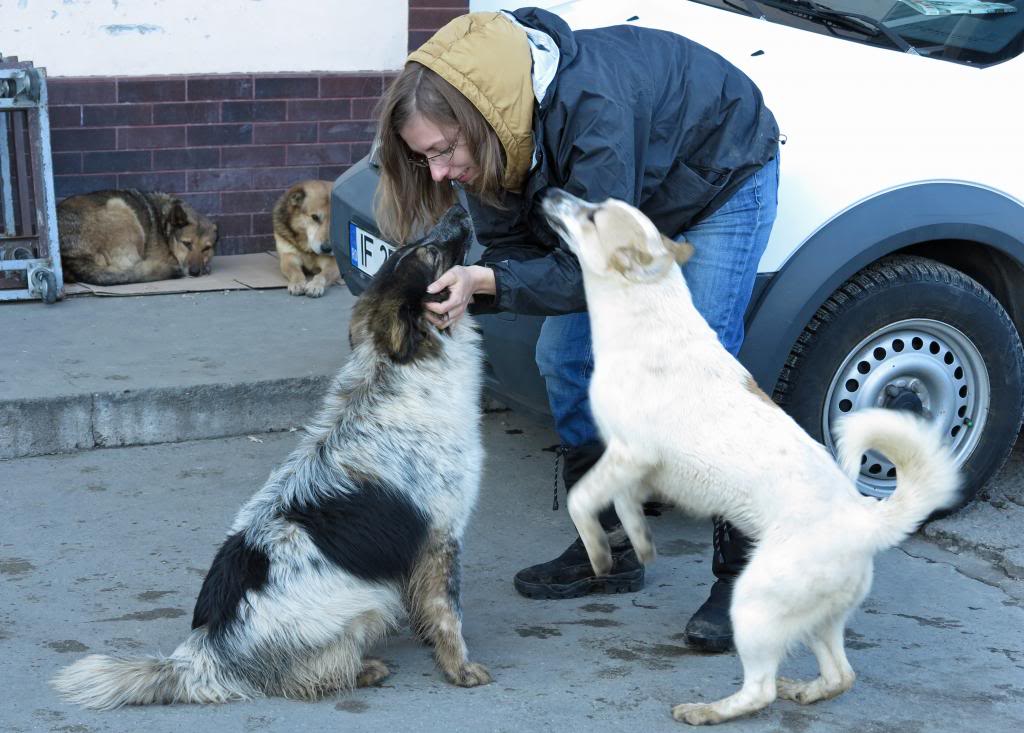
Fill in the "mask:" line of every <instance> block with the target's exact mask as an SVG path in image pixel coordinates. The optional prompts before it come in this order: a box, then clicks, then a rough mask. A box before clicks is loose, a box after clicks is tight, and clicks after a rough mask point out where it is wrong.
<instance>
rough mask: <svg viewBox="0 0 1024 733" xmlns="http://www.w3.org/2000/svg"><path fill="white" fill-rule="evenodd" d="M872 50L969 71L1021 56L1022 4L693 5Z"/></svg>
mask: <svg viewBox="0 0 1024 733" xmlns="http://www.w3.org/2000/svg"><path fill="white" fill-rule="evenodd" d="M694 1H695V2H700V3H701V4H703V5H712V6H714V7H719V8H723V9H725V10H731V11H733V12H737V13H744V14H747V15H754V16H758V17H762V16H763V17H764V18H765V19H766V20H768V21H771V22H772V23H781V24H783V25H788V26H793V27H794V28H801V29H804V30H808V31H812V32H814V33H822V34H826V35H831V36H836V37H837V38H844V39H847V40H850V41H856V42H858V43H866V44H869V45H873V46H882V47H886V48H894V49H897V50H900V51H904V52H907V53H916V54H919V55H921V56H928V57H930V58H936V59H941V60H943V61H952V62H954V63H960V64H970V65H972V66H991V65H992V64H998V63H1001V62H1003V61H1007V60H1008V59H1012V58H1014V57H1016V56H1019V55H1020V54H1021V53H1022V52H1024V0H1001V1H1000V2H988V1H987V0H860V1H859V2H857V1H855V0H821V1H820V2H818V1H815V0H756V1H755V0H694Z"/></svg>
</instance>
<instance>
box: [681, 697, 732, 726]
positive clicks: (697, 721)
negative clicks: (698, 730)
mask: <svg viewBox="0 0 1024 733" xmlns="http://www.w3.org/2000/svg"><path fill="white" fill-rule="evenodd" d="M672 717H673V718H675V719H676V720H678V721H679V722H680V723H689V724H690V725H713V724H715V723H721V722H722V716H721V715H719V714H718V713H716V712H715V710H714V708H713V707H712V706H711V705H708V704H706V703H697V702H686V703H682V704H681V705H676V706H675V707H674V708H672Z"/></svg>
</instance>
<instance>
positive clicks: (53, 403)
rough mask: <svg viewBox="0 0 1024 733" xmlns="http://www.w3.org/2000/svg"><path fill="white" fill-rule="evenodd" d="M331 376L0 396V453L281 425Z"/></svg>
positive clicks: (298, 419)
mask: <svg viewBox="0 0 1024 733" xmlns="http://www.w3.org/2000/svg"><path fill="white" fill-rule="evenodd" d="M332 376H333V375H331V376H328V375H323V376H315V377H297V378H290V379H274V380H265V381H255V382H243V383H239V384H200V385H194V386H190V387H185V388H153V389H142V390H124V391H120V392H96V393H92V394H81V395H60V396H55V397H53V398H36V399H24V400H10V401H6V402H0V425H4V426H6V427H5V429H4V430H2V431H0V459H10V458H26V457H29V456H41V455H49V454H52V453H67V452H71V451H78V450H88V449H90V448H103V447H115V446H128V445H151V444H154V443H172V442H179V441H184V440H202V439H205V438H222V437H227V436H232V435H244V434H247V433H264V432H273V431H277V430H287V429H289V428H292V427H296V426H301V425H304V424H305V423H306V422H307V421H308V420H309V419H310V418H311V416H312V415H313V414H314V413H315V412H316V410H317V409H318V408H319V407H320V404H321V402H322V401H323V397H324V395H325V394H326V393H327V388H328V386H329V384H330V381H331V379H332Z"/></svg>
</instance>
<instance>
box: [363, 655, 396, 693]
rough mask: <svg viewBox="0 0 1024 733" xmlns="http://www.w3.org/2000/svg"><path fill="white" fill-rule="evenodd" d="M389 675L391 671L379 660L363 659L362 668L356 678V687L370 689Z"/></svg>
mask: <svg viewBox="0 0 1024 733" xmlns="http://www.w3.org/2000/svg"><path fill="white" fill-rule="evenodd" d="M390 674H391V670H390V669H388V666H387V665H386V664H384V662H382V661H381V660H379V659H364V660H363V668H362V670H360V672H359V676H357V677H356V687H371V686H373V685H376V684H377V683H378V682H381V681H382V680H384V679H387V677H388V676H389V675H390Z"/></svg>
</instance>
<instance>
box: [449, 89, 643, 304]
mask: <svg viewBox="0 0 1024 733" xmlns="http://www.w3.org/2000/svg"><path fill="white" fill-rule="evenodd" d="M552 112H553V113H556V114H550V115H548V116H547V119H548V120H549V122H548V124H547V125H546V127H547V128H548V129H546V130H545V135H544V137H545V138H546V139H548V140H549V141H550V142H551V143H552V144H550V145H547V146H545V147H546V148H547V150H549V151H551V154H552V155H553V159H552V160H550V161H549V162H548V169H549V171H550V173H551V177H552V180H551V185H559V186H561V187H562V188H564V189H565V190H567V191H569V193H572V194H573V195H575V196H579V197H580V198H582V199H584V200H586V201H593V202H597V201H603V200H605V199H606V198H618V199H623V200H625V201H628V202H630V203H635V193H634V192H635V190H636V187H635V179H636V177H637V171H636V165H635V163H634V156H633V152H632V151H633V125H632V122H633V120H632V117H631V116H628V115H625V114H624V113H623V111H622V110H621V108H620V107H619V106H618V105H616V104H614V103H612V102H610V101H609V100H607V99H605V98H600V97H592V98H590V99H587V100H582V101H581V103H580V104H579V105H577V106H576V107H575V108H574V109H571V110H568V114H565V113H561V114H559V112H560V110H552ZM552 118H554V119H555V120H556V122H554V123H552V121H551V120H552ZM541 197H542V194H538V195H537V196H536V197H534V199H533V200H531V201H528V202H526V206H527V208H526V209H523V208H522V206H521V204H522V202H521V200H520V199H518V197H515V196H510V197H509V198H510V201H509V203H510V204H511V205H510V206H509V207H508V208H507V209H505V210H497V209H494V208H491V207H485V206H483V205H482V204H480V203H479V202H477V201H475V200H474V199H473V197H469V200H470V209H471V213H472V215H473V223H474V226H475V227H476V235H477V239H478V240H479V241H480V243H481V244H482V245H483V246H484V253H483V256H482V257H481V259H480V261H479V262H478V263H477V264H479V265H483V266H486V267H489V268H491V270H493V271H494V280H495V288H496V295H495V296H493V297H490V296H476V298H475V300H474V304H473V306H471V308H470V311H471V312H472V313H477V314H482V313H493V312H496V311H511V312H513V313H523V314H526V315H560V314H564V313H578V312H581V311H585V310H586V309H587V304H586V298H585V297H584V293H583V275H582V273H581V272H580V264H579V262H578V261H577V259H576V256H575V255H573V254H572V252H570V251H569V249H568V247H567V246H566V245H565V244H564V243H562V242H559V243H558V244H557V246H555V247H553V248H552V247H548V246H545V245H544V244H542V243H540V242H538V241H537V240H536V238H535V236H534V235H533V234H532V233H531V232H530V230H529V228H528V227H527V226H526V223H525V221H524V217H525V216H530V217H537V216H540V215H541V214H540V212H539V211H537V212H531V211H529V207H534V206H539V205H540V202H541Z"/></svg>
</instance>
